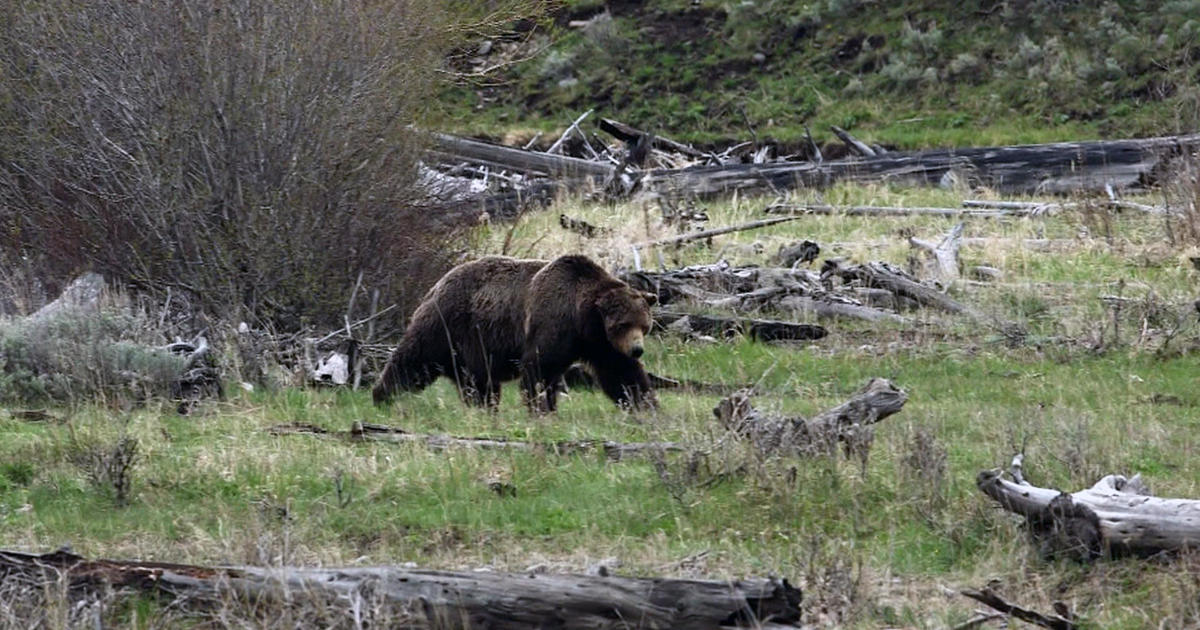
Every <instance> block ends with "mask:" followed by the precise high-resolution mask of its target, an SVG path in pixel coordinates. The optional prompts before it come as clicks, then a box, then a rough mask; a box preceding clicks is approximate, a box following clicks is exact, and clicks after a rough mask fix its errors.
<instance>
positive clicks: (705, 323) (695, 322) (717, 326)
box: [654, 311, 829, 341]
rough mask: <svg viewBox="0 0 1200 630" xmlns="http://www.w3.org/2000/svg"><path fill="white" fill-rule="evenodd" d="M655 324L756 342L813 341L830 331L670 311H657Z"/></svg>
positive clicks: (793, 324) (786, 323)
mask: <svg viewBox="0 0 1200 630" xmlns="http://www.w3.org/2000/svg"><path fill="white" fill-rule="evenodd" d="M654 323H655V325H656V326H660V327H662V328H664V329H666V328H668V327H670V328H672V329H677V328H679V327H684V326H686V329H687V330H689V331H691V332H695V333H699V334H702V335H712V336H714V337H729V336H733V335H737V334H743V335H746V336H747V337H750V338H751V339H757V340H759V341H780V340H792V341H812V340H816V339H821V338H823V337H825V336H826V335H828V334H829V331H827V330H826V329H825V327H824V326H818V325H816V324H801V323H798V322H783V321H778V320H771V319H752V318H746V317H720V316H716V315H702V314H699V313H678V312H672V311H656V312H655V313H654Z"/></svg>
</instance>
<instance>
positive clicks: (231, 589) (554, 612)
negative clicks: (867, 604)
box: [0, 550, 801, 630]
mask: <svg viewBox="0 0 1200 630" xmlns="http://www.w3.org/2000/svg"><path fill="white" fill-rule="evenodd" d="M0 573H3V575H4V576H5V580H6V581H7V580H13V581H14V582H15V581H21V582H22V583H24V584H27V585H28V586H30V587H32V588H39V587H40V588H41V589H44V591H45V592H50V591H51V589H52V588H54V589H55V590H54V592H61V590H66V591H67V592H68V593H71V594H73V595H74V596H76V597H78V596H80V592H81V591H84V590H85V589H88V588H94V587H96V586H102V585H112V586H114V587H122V588H128V589H130V590H134V591H139V592H142V593H147V594H150V593H160V594H165V595H168V596H170V597H174V598H176V599H179V600H183V599H187V600H188V601H189V603H190V604H196V603H200V604H205V603H207V604H213V605H220V606H228V605H230V603H231V602H239V603H244V604H245V605H247V606H253V607H255V608H256V609H258V610H260V611H261V609H262V607H264V606H272V607H274V606H281V607H282V606H290V605H304V604H311V603H312V602H314V601H317V602H320V603H321V605H322V608H323V609H324V610H322V615H323V617H322V618H323V619H325V620H326V621H327V620H328V619H329V618H331V617H345V618H351V617H354V618H361V617H362V616H364V615H366V616H378V618H377V619H370V620H369V622H370V623H369V625H370V626H372V627H374V626H376V625H377V624H378V625H379V626H381V627H404V628H429V629H433V628H445V627H468V628H495V629H498V630H525V629H534V628H563V629H578V630H604V629H609V628H611V629H614V630H615V629H618V628H621V629H623V628H629V627H631V625H632V626H636V627H638V628H647V629H656V628H662V629H666V628H684V629H696V630H700V629H712V628H718V627H722V626H737V627H760V624H764V623H766V624H772V623H773V624H789V625H791V624H797V623H798V622H799V621H800V614H801V613H800V603H801V592H800V590H799V589H797V588H795V587H793V586H792V585H791V584H789V583H788V582H787V580H783V579H776V578H770V579H747V580H728V581H721V580H677V579H671V578H632V577H618V576H613V575H599V576H590V575H567V574H548V573H525V574H517V573H499V572H470V573H456V572H451V571H435V570H424V569H406V568H402V567H396V566H379V567H346V568H328V569H326V568H307V567H252V566H195V565H185V564H171V563H163V562H137V561H120V560H87V559H85V558H83V557H81V556H78V555H75V554H73V553H71V552H69V551H65V550H60V551H56V552H52V553H46V554H29V553H22V552H16V551H0ZM64 582H65V584H66V586H67V587H68V588H67V589H61V586H60V585H62V584H63V583H64ZM59 589H61V590H59Z"/></svg>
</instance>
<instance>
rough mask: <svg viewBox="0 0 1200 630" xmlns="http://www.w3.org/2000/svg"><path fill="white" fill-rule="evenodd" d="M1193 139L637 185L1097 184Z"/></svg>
mask: <svg viewBox="0 0 1200 630" xmlns="http://www.w3.org/2000/svg"><path fill="white" fill-rule="evenodd" d="M1197 146H1200V135H1187V136H1169V137H1161V138H1143V139H1135V140H1112V141H1097V142H1060V143H1054V144H1031V145H1019V146H1006V147H971V148H959V149H937V150H929V151H916V152H904V153H901V152H893V153H887V154H885V155H879V156H876V157H872V158H865V159H852V160H837V161H827V162H824V163H812V162H779V163H774V164H731V165H725V166H711V167H698V168H688V169H682V170H655V171H651V172H650V173H649V174H648V175H647V176H646V177H645V179H643V185H644V186H646V187H648V188H650V189H652V190H659V191H664V192H670V191H675V192H687V193H690V194H694V195H700V196H705V195H716V194H724V193H729V192H732V191H734V190H741V191H744V192H751V191H761V192H778V191H780V190H789V189H793V188H824V187H827V186H829V185H830V184H833V183H834V182H838V181H846V180H849V181H902V182H911V183H917V184H927V185H937V184H938V183H940V182H941V180H942V178H943V177H945V176H946V175H947V174H948V173H951V172H964V173H966V174H967V177H968V179H970V180H972V181H977V182H978V183H979V184H981V185H983V186H987V187H988V188H991V189H993V190H996V191H998V192H1003V193H1011V194H1033V193H1048V194H1069V193H1074V192H1079V191H1098V192H1102V191H1104V190H1105V189H1106V188H1108V187H1111V188H1113V189H1116V190H1120V189H1124V188H1133V187H1137V186H1145V185H1147V184H1150V183H1153V179H1154V170H1155V168H1156V167H1157V166H1158V165H1159V164H1160V163H1161V162H1162V160H1163V159H1164V158H1165V157H1168V156H1170V155H1173V154H1178V153H1180V152H1183V151H1187V150H1192V149H1194V148H1196V147H1197Z"/></svg>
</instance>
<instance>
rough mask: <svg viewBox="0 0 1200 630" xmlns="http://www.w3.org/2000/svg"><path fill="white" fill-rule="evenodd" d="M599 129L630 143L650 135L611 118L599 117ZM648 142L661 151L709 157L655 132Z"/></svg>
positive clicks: (695, 156) (703, 157)
mask: <svg viewBox="0 0 1200 630" xmlns="http://www.w3.org/2000/svg"><path fill="white" fill-rule="evenodd" d="M600 130H601V131H603V132H605V133H607V134H609V135H611V136H612V137H614V138H616V139H618V140H620V141H621V142H624V143H626V144H631V143H634V142H637V140H638V138H641V137H647V136H649V135H650V134H648V133H646V132H645V131H641V130H639V129H636V128H634V127H631V126H630V125H627V124H625V123H623V122H620V121H618V120H613V119H611V118H601V119H600ZM650 144H651V146H653V147H654V148H656V149H659V150H661V151H670V152H673V153H680V154H683V155H686V156H688V157H694V158H699V159H708V158H709V157H710V156H709V155H708V154H707V153H704V152H703V151H700V150H699V149H695V148H692V147H690V146H688V145H686V144H683V143H681V142H676V141H674V140H671V139H670V138H664V137H663V136H660V135H657V134H655V135H654V137H653V140H652V141H651V143H650Z"/></svg>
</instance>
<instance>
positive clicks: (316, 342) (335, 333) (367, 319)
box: [312, 304, 400, 346]
mask: <svg viewBox="0 0 1200 630" xmlns="http://www.w3.org/2000/svg"><path fill="white" fill-rule="evenodd" d="M398 306H400V305H399V304H392V305H391V306H388V307H387V308H385V309H383V310H382V311H379V312H378V313H375V314H374V315H371V316H370V317H364V318H362V319H360V320H358V321H356V322H354V323H352V324H350V325H349V326H348V327H349V328H358V327H359V326H362V325H363V324H366V323H369V322H371V321H372V320H374V319H376V318H378V317H380V316H381V315H383V314H384V313H387V312H389V311H391V310H392V309H394V308H396V307H398ZM344 332H346V328H339V329H337V330H335V331H333V332H331V333H329V334H328V335H325V336H324V337H321V338H320V339H317V340H314V341H313V342H312V343H313V345H314V346H317V345H320V344H322V343H324V342H326V341H329V340H330V339H333V338H334V337H336V336H338V335H340V334H342V333H344Z"/></svg>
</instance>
